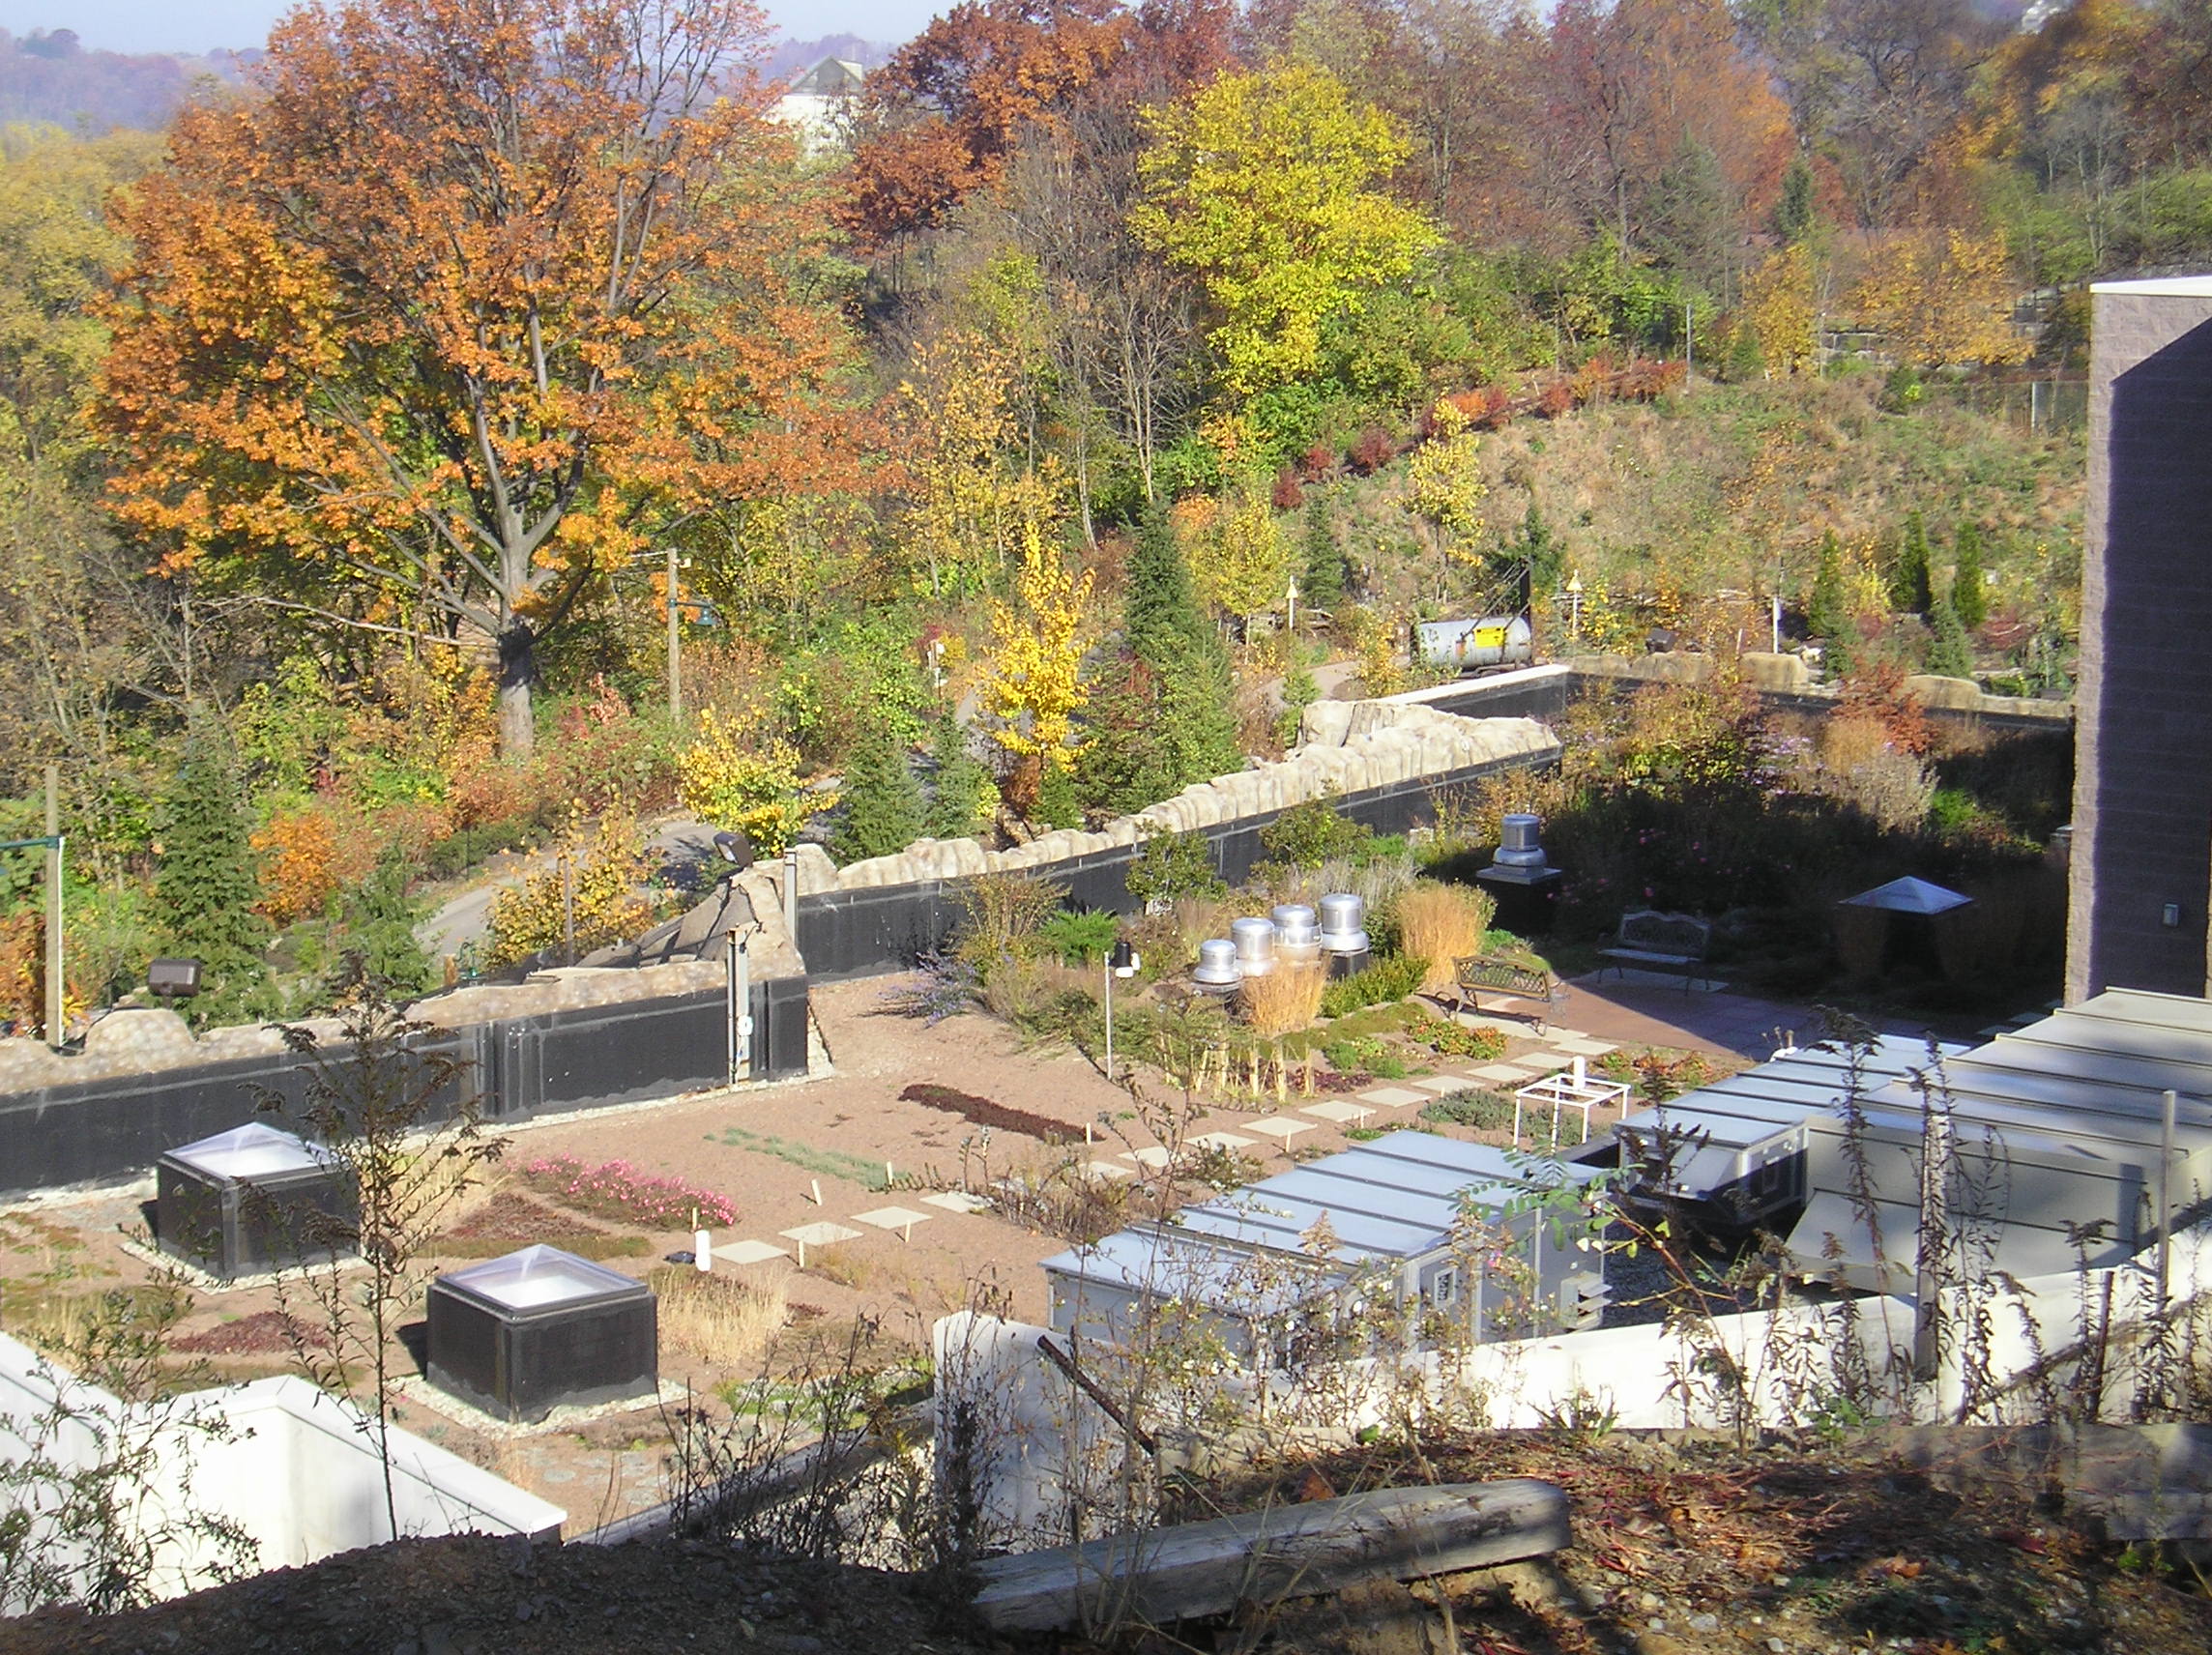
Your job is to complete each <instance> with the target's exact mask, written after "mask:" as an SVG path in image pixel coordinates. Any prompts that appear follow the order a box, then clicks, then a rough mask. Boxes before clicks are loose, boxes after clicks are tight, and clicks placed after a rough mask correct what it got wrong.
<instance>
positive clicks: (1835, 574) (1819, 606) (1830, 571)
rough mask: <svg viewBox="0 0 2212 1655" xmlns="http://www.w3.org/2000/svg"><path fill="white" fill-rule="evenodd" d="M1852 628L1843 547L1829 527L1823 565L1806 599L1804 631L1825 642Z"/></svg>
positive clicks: (1823, 539)
mask: <svg viewBox="0 0 2212 1655" xmlns="http://www.w3.org/2000/svg"><path fill="white" fill-rule="evenodd" d="M1850 629H1851V610H1850V598H1849V596H1848V595H1847V594H1846V593H1845V591H1844V548H1843V546H1842V545H1841V544H1840V543H1838V541H1837V539H1836V532H1835V530H1833V529H1830V530H1829V531H1828V532H1827V533H1826V534H1825V535H1822V536H1821V537H1820V565H1819V569H1818V570H1816V571H1815V573H1814V575H1813V590H1812V592H1811V593H1809V594H1808V595H1806V598H1805V630H1806V631H1808V632H1810V633H1812V634H1813V636H1814V637H1816V638H1818V639H1819V640H1820V641H1821V642H1822V643H1823V644H1825V643H1830V642H1833V641H1834V640H1835V639H1837V638H1841V637H1843V636H1844V635H1845V634H1846V633H1848V631H1849V630H1850Z"/></svg>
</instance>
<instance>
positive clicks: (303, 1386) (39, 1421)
mask: <svg viewBox="0 0 2212 1655" xmlns="http://www.w3.org/2000/svg"><path fill="white" fill-rule="evenodd" d="M57 1395H58V1396H59V1398H60V1399H61V1403H62V1408H61V1409H60V1410H58V1412H57V1409H56V1408H55V1403H56V1398H57ZM118 1433H121V1434H125V1435H127V1436H129V1437H130V1438H131V1439H132V1440H134V1441H145V1442H147V1443H148V1444H149V1445H150V1447H151V1451H152V1452H153V1454H154V1455H155V1457H156V1459H157V1461H158V1463H159V1464H160V1467H161V1474H160V1476H158V1477H156V1478H153V1479H151V1480H150V1485H149V1487H148V1488H147V1489H146V1490H145V1491H144V1503H143V1504H140V1505H131V1506H128V1507H127V1508H126V1510H127V1520H128V1521H134V1522H136V1523H137V1524H139V1525H140V1532H142V1533H146V1534H152V1535H161V1534H163V1531H164V1530H170V1529H174V1528H175V1527H177V1525H178V1520H180V1519H182V1518H185V1517H187V1516H199V1517H213V1518H221V1519H227V1520H228V1521H230V1522H232V1523H235V1524H238V1525H239V1526H240V1527H241V1528H242V1529H243V1530H244V1531H245V1533H246V1534H247V1537H248V1538H250V1539H251V1540H252V1541H253V1543H254V1545H255V1547H256V1548H257V1556H256V1558H255V1560H254V1561H255V1564H256V1566H258V1567H259V1568H262V1569H282V1568H296V1567H298V1566H300V1565H302V1564H306V1563H312V1562H314V1561H315V1560H316V1559H318V1558H321V1557H328V1556H330V1555H332V1554H333V1553H338V1552H350V1551H352V1550H353V1549H354V1548H356V1547H360V1546H373V1545H376V1544H378V1543H379V1542H381V1541H386V1540H390V1539H392V1538H393V1533H392V1526H391V1523H390V1520H389V1518H388V1517H387V1515H386V1510H385V1501H384V1468H383V1464H382V1462H381V1460H380V1459H379V1457H378V1455H377V1450H376V1442H375V1438H374V1437H373V1435H372V1434H371V1433H370V1431H369V1430H368V1426H367V1421H366V1419H365V1418H364V1415H363V1414H362V1412H361V1410H360V1409H358V1408H355V1407H353V1405H352V1404H350V1403H345V1402H341V1401H339V1400H338V1399H337V1398H335V1397H333V1396H330V1395H328V1394H327V1393H325V1392H323V1391H320V1390H317V1389H316V1388H315V1387H314V1386H313V1385H311V1384H309V1383H307V1381H306V1380H305V1379H299V1378H297V1377H295V1376H291V1375H286V1376H283V1377H281V1378H277V1379H257V1380H255V1381H253V1382H252V1383H250V1384H243V1385H227V1386H224V1387H222V1388H220V1389H218V1390H210V1391H201V1392H197V1393H194V1394H192V1395H190V1396H188V1397H184V1398H180V1399H178V1400H177V1402H175V1403H174V1404H170V1405H166V1406H165V1410H164V1411H163V1412H160V1413H156V1412H152V1411H149V1410H148V1409H147V1408H141V1407H137V1406H134V1405H130V1404H126V1403H124V1402H122V1401H121V1400H120V1399H118V1398H117V1397H115V1396H113V1395H111V1394H110V1393H108V1392H106V1391H103V1390H102V1389H100V1388H99V1387H98V1386H95V1385H89V1384H84V1383H81V1382H79V1381H77V1380H75V1379H71V1378H69V1377H68V1376H67V1375H65V1374H62V1373H59V1372H58V1371H56V1370H54V1369H52V1368H51V1367H50V1366H48V1365H47V1364H45V1363H44V1362H42V1361H41V1360H40V1358H39V1356H38V1353H37V1352H36V1351H34V1350H30V1349H29V1348H28V1347H26V1346H23V1345H20V1344H18V1343H17V1342H16V1341H15V1340H13V1339H10V1338H8V1337H7V1336H6V1335H4V1334H0V1459H6V1460H9V1461H10V1462H12V1463H17V1464H20V1463H21V1462H22V1461H23V1460H24V1459H26V1458H27V1457H29V1455H30V1454H31V1452H32V1449H33V1447H34V1445H35V1446H36V1447H37V1449H38V1451H39V1453H40V1456H41V1457H42V1458H44V1460H46V1461H47V1462H48V1463H49V1464H51V1465H52V1466H55V1467H56V1468H57V1469H58V1470H59V1471H60V1472H61V1473H62V1474H63V1475H65V1476H66V1475H67V1474H69V1473H70V1472H73V1471H76V1470H79V1469H82V1468H85V1467H87V1466H94V1465H98V1464H99V1463H100V1462H101V1455H102V1452H103V1450H102V1437H108V1438H111V1439H112V1438H113V1437H115V1436H116V1435H117V1434H118ZM391 1440H392V1463H393V1472H394V1476H393V1504H394V1505H395V1506H396V1508H397V1512H398V1518H399V1533H400V1535H402V1536H422V1535H438V1534H527V1535H532V1536H537V1537H542V1538H546V1539H554V1538H557V1537H558V1536H559V1534H560V1530H561V1525H562V1524H564V1523H565V1522H567V1520H568V1514H567V1513H566V1512H564V1511H563V1510H562V1509H561V1508H560V1507H559V1506H556V1505H550V1504H548V1503H547V1502H545V1501H544V1500H541V1499H539V1498H538V1496H537V1495H532V1494H529V1493H526V1492H525V1491H523V1490H521V1489H518V1488H516V1487H515V1486H514V1485H513V1484H512V1483H509V1482H507V1481H505V1480H504V1479H502V1478H499V1477H495V1476H493V1475H492V1474H491V1473H490V1472H489V1471H485V1470H481V1469H480V1468H478V1467H477V1466H472V1465H470V1464H469V1463H468V1462H467V1461H465V1460H462V1459H460V1458H458V1457H457V1456H455V1455H452V1454H450V1453H448V1452H447V1451H446V1450H445V1449H443V1448H440V1447H437V1446H436V1445H434V1444H432V1443H429V1442H425V1441H423V1440H422V1438H421V1437H415V1436H412V1435H411V1434H409V1433H408V1432H406V1431H403V1430H401V1429H399V1428H397V1427H393V1431H392V1437H391ZM42 1492H44V1494H45V1495H47V1499H46V1502H45V1503H46V1505H47V1507H48V1509H50V1505H51V1495H52V1493H53V1491H52V1490H51V1488H50V1487H48V1488H47V1489H46V1490H44V1491H42V1490H41V1489H39V1488H37V1487H33V1488H29V1489H23V1490H18V1491H16V1494H17V1497H18V1498H19V1499H20V1500H21V1501H23V1502H24V1504H25V1505H26V1506H28V1505H35V1504H37V1503H39V1502H40V1496H41V1494H42ZM63 1554H64V1555H65V1556H66V1555H67V1553H66V1549H63ZM214 1560H215V1554H214V1553H213V1552H212V1551H211V1550H210V1549H209V1548H208V1547H207V1546H206V1545H205V1544H204V1543H197V1542H195V1541H194V1540H193V1538H192V1537H191V1536H190V1534H189V1531H188V1532H178V1533H171V1534H169V1535H168V1536H167V1537H166V1538H164V1539H163V1540H162V1541H161V1543H160V1545H158V1546H157V1547H156V1548H155V1552H154V1567H155V1571H156V1578H155V1580H154V1582H152V1583H153V1585H154V1587H155V1589H156V1590H157V1591H158V1592H159V1593H160V1595H161V1596H163V1597H175V1596H178V1595H181V1594H182V1593H185V1592H188V1591H192V1590H195V1589H197V1588H198V1587H199V1586H202V1585H205V1584H208V1583H210V1576H209V1574H208V1566H209V1564H210V1563H211V1562H212V1561H214ZM20 1607H21V1606H19V1605H11V1604H8V1603H5V1602H0V1614H5V1613H9V1612H12V1611H15V1610H16V1609H19V1608H20Z"/></svg>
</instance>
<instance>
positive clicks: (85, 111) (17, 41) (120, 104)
mask: <svg viewBox="0 0 2212 1655" xmlns="http://www.w3.org/2000/svg"><path fill="white" fill-rule="evenodd" d="M896 49H897V48H896V47H895V46H893V45H886V44H880V43H878V42H874V41H864V40H862V39H860V37H859V36H858V35H825V36H823V37H822V38H821V39H820V40H814V41H792V40H786V41H780V42H778V43H777V44H776V45H775V47H774V49H773V50H772V51H771V52H770V53H769V57H768V62H767V63H766V64H765V65H764V66H763V73H765V74H766V76H767V77H768V78H769V79H771V80H781V79H783V78H785V77H787V76H789V75H792V74H796V73H798V72H799V71H800V70H802V69H805V68H806V67H807V66H809V65H810V64H814V63H817V62H819V61H821V60H822V59H823V58H826V57H836V58H843V59H845V60H846V61H848V62H851V63H857V64H859V65H860V67H861V68H863V69H874V68H876V67H877V66H878V65H880V64H882V63H884V62H886V61H888V59H889V57H890V55H891V53H892V52H893V51H894V50H896ZM260 58H261V48H260V47H259V46H251V47H248V48H247V49H246V50H244V51H225V50H223V49H222V48H220V47H216V48H211V49H210V50H208V51H207V52H204V53H189V52H113V51H99V50H95V49H92V48H89V47H87V46H85V45H84V44H82V43H81V42H80V41H79V40H78V39H77V35H76V31H75V30H73V29H33V30H32V31H31V32H30V33H29V34H28V35H22V36H17V35H14V34H11V33H9V32H8V31H7V30H6V29H0V126H6V125H14V124H16V123H40V124H47V125H52V126H57V127H67V128H69V129H70V130H71V131H79V132H86V133H99V132H105V131H111V130H113V129H114V128H117V127H135V128H139V129H141V130H143V131H160V129H161V128H163V127H166V126H167V125H168V124H169V122H170V120H171V119H172V118H173V117H174V116H175V114H176V112H177V109H178V106H179V105H180V104H182V103H183V102H185V100H186V99H187V98H188V97H189V96H190V95H191V94H192V92H193V90H194V89H195V88H196V87H199V86H201V85H203V84H205V83H206V82H209V81H214V82H217V83H218V84H225V85H228V84H235V83H237V82H239V81H241V80H243V79H245V78H246V72H247V70H248V69H249V68H250V67H251V66H252V65H253V64H254V63H256V62H258V61H259V60H260Z"/></svg>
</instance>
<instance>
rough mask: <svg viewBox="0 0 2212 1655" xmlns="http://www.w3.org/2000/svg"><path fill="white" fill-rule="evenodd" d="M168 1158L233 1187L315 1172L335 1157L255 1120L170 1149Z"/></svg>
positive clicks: (287, 1133) (326, 1165)
mask: <svg viewBox="0 0 2212 1655" xmlns="http://www.w3.org/2000/svg"><path fill="white" fill-rule="evenodd" d="M169 1157H170V1159H172V1160H175V1161H181V1162H183V1163H184V1164H185V1165H186V1166H188V1167H190V1168H191V1169H193V1170H194V1171H195V1172H201V1173H206V1174H207V1175H208V1176H211V1177H218V1178H227V1179H229V1180H231V1181H232V1182H234V1183H235V1182H239V1181H242V1180H246V1179H251V1178H267V1177H275V1176H277V1175H279V1174H282V1173H305V1172H312V1171H317V1170H320V1169H322V1168H325V1167H329V1166H332V1165H334V1164H335V1161H336V1157H335V1155H333V1154H332V1153H331V1152H330V1151H329V1150H328V1149H325V1148H323V1147H321V1146H320V1145H315V1144H309V1143H308V1142H306V1140H305V1139H303V1138H300V1137H297V1136H295V1135H294V1134H292V1133H290V1132H279V1131H278V1130H277V1128H276V1127H274V1126H269V1125H266V1124H264V1123H263V1122H261V1121H258V1120H255V1121H249V1122H247V1124H246V1125H244V1126H239V1127H234V1128H233V1129H232V1130H230V1131H228V1132H218V1133H217V1134H216V1135H215V1136H214V1137H213V1138H202V1139H200V1140H199V1141H198V1142H197V1143H195V1144H186V1145H184V1146H182V1147H179V1148H175V1149H171V1150H170V1151H169Z"/></svg>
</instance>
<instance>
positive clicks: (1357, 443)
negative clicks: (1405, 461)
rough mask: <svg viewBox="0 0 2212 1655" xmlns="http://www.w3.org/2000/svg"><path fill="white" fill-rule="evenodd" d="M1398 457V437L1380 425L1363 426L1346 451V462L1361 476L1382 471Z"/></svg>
mask: <svg viewBox="0 0 2212 1655" xmlns="http://www.w3.org/2000/svg"><path fill="white" fill-rule="evenodd" d="M1397 457H1398V443H1397V439H1396V438H1394V437H1392V436H1391V435H1390V433H1389V432H1388V431H1386V430H1384V429H1383V427H1382V426H1380V425H1368V426H1364V427H1362V428H1361V430H1360V433H1359V435H1358V436H1356V437H1354V438H1353V439H1352V446H1351V447H1350V448H1349V449H1347V450H1345V451H1344V458H1345V463H1346V464H1347V465H1349V466H1351V467H1352V469H1353V471H1355V472H1357V473H1358V474H1359V475H1360V476H1361V477H1365V476H1367V475H1369V474H1370V473H1372V472H1378V471H1381V470H1382V469H1383V467H1384V466H1386V465H1388V464H1389V463H1390V462H1391V461H1392V460H1394V459H1396V458H1397Z"/></svg>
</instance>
